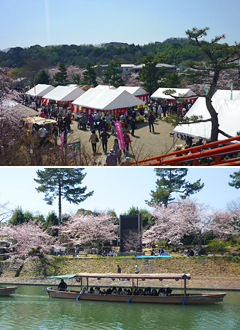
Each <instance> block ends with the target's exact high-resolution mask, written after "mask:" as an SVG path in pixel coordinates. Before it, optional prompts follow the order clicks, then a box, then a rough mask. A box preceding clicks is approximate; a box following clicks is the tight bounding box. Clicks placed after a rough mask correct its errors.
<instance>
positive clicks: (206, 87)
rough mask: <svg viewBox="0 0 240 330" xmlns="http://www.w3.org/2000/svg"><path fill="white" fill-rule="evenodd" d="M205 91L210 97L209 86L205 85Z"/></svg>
mask: <svg viewBox="0 0 240 330" xmlns="http://www.w3.org/2000/svg"><path fill="white" fill-rule="evenodd" d="M205 91H206V95H208V85H207V84H205Z"/></svg>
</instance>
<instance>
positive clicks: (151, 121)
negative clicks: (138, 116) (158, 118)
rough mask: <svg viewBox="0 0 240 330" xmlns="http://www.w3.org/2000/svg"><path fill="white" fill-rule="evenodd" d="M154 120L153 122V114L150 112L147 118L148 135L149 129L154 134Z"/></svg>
mask: <svg viewBox="0 0 240 330" xmlns="http://www.w3.org/2000/svg"><path fill="white" fill-rule="evenodd" d="M154 120H155V117H154V114H153V113H152V112H150V114H149V117H148V123H149V132H150V133H151V129H152V131H153V133H154V126H153V123H154Z"/></svg>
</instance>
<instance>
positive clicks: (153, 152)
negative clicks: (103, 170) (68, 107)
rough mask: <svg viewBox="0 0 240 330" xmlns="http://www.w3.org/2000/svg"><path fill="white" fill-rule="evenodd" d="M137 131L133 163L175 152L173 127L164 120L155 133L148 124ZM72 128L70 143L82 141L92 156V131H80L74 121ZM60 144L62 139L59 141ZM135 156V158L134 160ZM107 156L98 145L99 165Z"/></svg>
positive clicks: (139, 126) (96, 159)
mask: <svg viewBox="0 0 240 330" xmlns="http://www.w3.org/2000/svg"><path fill="white" fill-rule="evenodd" d="M137 127H138V128H137V129H136V130H135V136H134V137H133V136H131V135H130V136H131V141H132V143H131V147H130V150H129V156H130V158H131V161H133V160H134V159H137V160H140V159H144V158H148V157H154V156H159V155H161V154H165V153H169V152H170V151H173V148H174V144H173V137H170V134H169V133H170V132H172V131H173V127H172V126H171V125H170V124H168V123H166V122H165V121H164V120H160V119H156V121H155V123H154V133H150V132H149V127H148V122H147V121H145V122H141V123H137ZM71 128H72V130H73V132H72V133H69V134H68V142H74V141H79V140H80V141H81V144H82V147H84V149H85V150H86V151H87V153H89V155H92V146H91V143H90V142H89V138H90V135H91V131H90V129H89V127H88V128H87V130H86V131H83V130H79V129H78V128H77V122H76V121H73V123H72V125H71ZM108 133H110V132H108ZM115 138H116V136H113V135H112V136H111V137H110V138H109V140H108V148H107V150H108V152H109V150H110V149H111V148H112V146H113V142H114V139H115ZM58 144H60V139H59V140H58ZM176 144H182V145H183V146H184V144H185V141H181V139H178V140H177V141H176ZM134 156H135V158H134ZM105 159H106V155H105V154H104V152H103V150H102V145H101V142H99V143H98V144H97V154H96V158H95V161H96V163H97V164H98V165H104V164H105Z"/></svg>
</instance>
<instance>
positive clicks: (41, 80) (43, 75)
mask: <svg viewBox="0 0 240 330" xmlns="http://www.w3.org/2000/svg"><path fill="white" fill-rule="evenodd" d="M49 82H50V75H49V74H48V73H47V72H46V71H45V70H42V71H41V72H40V73H39V74H38V76H37V78H36V79H35V84H36V85H37V84H46V85H48V84H49Z"/></svg>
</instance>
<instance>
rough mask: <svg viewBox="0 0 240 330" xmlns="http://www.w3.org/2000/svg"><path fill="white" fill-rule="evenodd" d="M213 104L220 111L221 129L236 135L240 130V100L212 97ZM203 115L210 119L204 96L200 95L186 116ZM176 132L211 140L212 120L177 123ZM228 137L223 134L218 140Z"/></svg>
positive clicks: (204, 117)
mask: <svg viewBox="0 0 240 330" xmlns="http://www.w3.org/2000/svg"><path fill="white" fill-rule="evenodd" d="M212 105H213V107H214V108H215V110H216V112H217V113H218V119H219V129H220V130H222V131H224V132H225V133H227V134H229V135H231V136H236V135H237V132H238V131H239V130H240V111H239V109H240V100H218V99H212ZM193 115H194V116H202V119H210V114H209V112H208V110H207V107H206V100H205V98H204V97H199V98H198V99H197V101H196V102H195V103H194V104H193V106H192V107H191V108H190V110H189V111H188V112H187V114H186V115H185V117H191V116H193ZM173 131H174V133H179V134H186V135H189V136H192V137H200V138H203V139H207V140H209V139H210V138H211V122H205V123H195V124H184V125H177V126H176V127H175V128H174V130H173ZM223 139H226V137H225V136H223V135H222V134H219V135H218V140H223Z"/></svg>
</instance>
